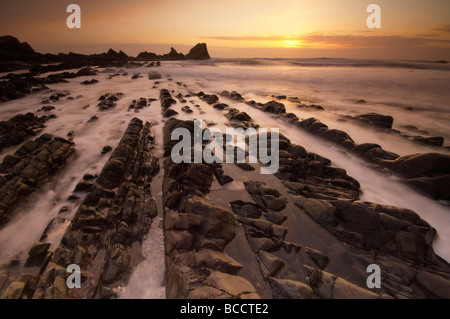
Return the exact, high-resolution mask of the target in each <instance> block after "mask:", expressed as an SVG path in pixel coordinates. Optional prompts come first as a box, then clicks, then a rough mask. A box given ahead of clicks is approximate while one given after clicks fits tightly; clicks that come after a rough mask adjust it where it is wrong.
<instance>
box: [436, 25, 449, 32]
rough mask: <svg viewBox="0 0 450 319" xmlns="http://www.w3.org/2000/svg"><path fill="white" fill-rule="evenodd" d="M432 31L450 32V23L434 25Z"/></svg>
mask: <svg viewBox="0 0 450 319" xmlns="http://www.w3.org/2000/svg"><path fill="white" fill-rule="evenodd" d="M432 30H433V31H439V32H450V24H446V25H441V26H439V27H436V28H434V29H432Z"/></svg>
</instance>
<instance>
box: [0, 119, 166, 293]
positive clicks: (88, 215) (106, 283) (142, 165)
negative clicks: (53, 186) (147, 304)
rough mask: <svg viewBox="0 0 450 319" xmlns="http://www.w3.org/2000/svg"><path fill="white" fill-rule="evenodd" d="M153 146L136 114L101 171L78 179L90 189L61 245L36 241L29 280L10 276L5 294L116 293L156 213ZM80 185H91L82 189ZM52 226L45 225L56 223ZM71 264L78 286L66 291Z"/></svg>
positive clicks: (156, 165)
mask: <svg viewBox="0 0 450 319" xmlns="http://www.w3.org/2000/svg"><path fill="white" fill-rule="evenodd" d="M153 147H154V136H153V134H152V133H151V131H150V124H149V123H148V122H147V123H143V122H142V121H141V120H139V119H136V118H135V119H133V120H131V121H130V124H129V125H128V128H127V130H126V132H125V133H124V135H123V137H122V139H121V141H120V143H119V145H118V146H117V147H116V149H115V150H114V152H113V153H112V154H111V157H110V158H109V160H108V161H107V162H106V164H105V166H104V167H103V169H102V171H101V173H100V175H99V176H98V177H96V176H92V175H85V176H84V177H83V179H82V181H80V183H78V185H77V188H79V189H76V191H87V196H86V197H85V199H84V201H83V202H82V203H81V205H80V206H79V208H78V210H77V211H76V213H75V216H74V217H73V219H72V221H71V222H70V223H69V225H68V227H67V230H66V231H65V234H64V236H63V238H62V240H61V243H60V244H59V245H58V246H57V247H56V248H55V249H54V250H52V251H50V250H49V244H46V243H40V242H37V243H36V244H35V245H34V246H33V247H32V248H31V250H30V252H29V258H28V260H27V263H26V265H25V268H24V269H25V272H27V273H29V274H30V275H28V277H29V278H31V279H29V280H27V281H24V283H23V285H20V287H19V285H18V284H17V282H21V281H20V278H21V277H19V279H17V278H15V276H13V275H12V274H11V275H10V276H9V278H8V280H7V282H6V285H5V287H6V289H3V294H4V296H6V297H12V298H24V297H27V298H35V299H41V298H46V299H48V298H112V297H114V296H115V293H114V292H113V288H114V287H116V286H117V285H123V284H125V283H126V282H127V280H128V278H129V276H130V273H131V271H132V269H133V268H134V267H135V266H136V264H137V263H138V262H139V260H140V258H139V253H138V252H139V245H140V243H141V242H142V240H143V236H145V234H146V233H147V232H148V230H149V228H150V225H151V223H152V219H153V218H154V217H155V216H156V215H157V209H156V204H155V200H154V197H153V195H152V190H151V185H150V183H151V179H152V176H153V175H154V174H156V173H157V172H158V171H159V163H158V159H157V158H156V157H155V156H154V155H153ZM64 153H65V154H67V153H68V152H64ZM80 185H89V187H87V188H84V189H80V188H82V187H81V186H80ZM61 220H62V221H61V222H63V221H64V219H61ZM53 224H55V222H53ZM53 224H52V223H51V224H49V226H48V227H47V229H51V228H52V227H55V226H52V225H53ZM47 231H48V230H46V231H44V235H45V233H46V232H47ZM44 235H43V237H42V238H45V237H44ZM70 264H77V265H79V266H80V268H81V276H82V282H81V284H82V287H81V288H80V289H68V287H67V285H66V278H67V276H68V274H67V272H66V268H67V266H68V265H70ZM36 267H37V268H36ZM22 277H23V276H22ZM18 289H22V290H21V291H22V292H20V291H18ZM24 291H26V292H27V295H26V296H25V295H24Z"/></svg>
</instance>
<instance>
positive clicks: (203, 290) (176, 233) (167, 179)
mask: <svg viewBox="0 0 450 319" xmlns="http://www.w3.org/2000/svg"><path fill="white" fill-rule="evenodd" d="M176 128H187V129H188V130H189V129H190V132H191V133H193V122H192V121H181V120H176V119H170V120H169V121H168V122H166V124H165V126H164V129H163V131H164V147H165V155H166V156H167V155H169V154H170V152H171V149H172V147H173V145H174V144H173V141H171V139H170V134H171V132H172V131H173V130H174V129H176ZM215 169H216V171H215ZM217 170H220V167H218V166H217V165H216V166H215V167H212V166H211V165H208V164H205V163H191V164H187V163H181V164H175V163H174V162H173V161H172V159H171V157H167V158H166V159H165V161H164V182H163V201H164V233H165V238H166V245H165V250H166V267H167V268H166V277H167V278H166V294H167V297H168V298H219V297H220V298H258V297H259V296H258V294H257V293H256V292H255V288H254V287H253V285H252V284H251V283H250V282H249V281H248V280H246V279H245V278H243V277H242V276H239V275H238V274H237V272H238V271H239V269H240V268H242V266H241V265H240V264H239V263H237V262H236V261H234V260H233V259H232V258H230V257H229V256H227V255H226V254H224V253H223V250H224V248H225V247H226V245H227V244H228V243H229V242H230V241H231V240H232V239H233V237H234V235H235V230H234V223H235V218H234V215H233V213H231V212H230V211H229V210H227V209H225V208H223V207H220V206H218V205H216V204H214V203H212V201H211V200H210V199H209V198H208V196H207V193H208V192H209V189H210V187H211V183H212V181H213V178H214V174H215V173H216V174H217V175H218V176H222V174H220V173H221V172H220V171H219V172H217ZM217 175H216V176H217Z"/></svg>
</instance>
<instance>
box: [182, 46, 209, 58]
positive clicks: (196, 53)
mask: <svg viewBox="0 0 450 319" xmlns="http://www.w3.org/2000/svg"><path fill="white" fill-rule="evenodd" d="M186 59H187V60H209V59H211V57H210V56H209V53H208V49H207V47H206V43H198V44H197V45H196V46H195V47H193V48H192V49H191V50H190V51H189V53H188V54H186Z"/></svg>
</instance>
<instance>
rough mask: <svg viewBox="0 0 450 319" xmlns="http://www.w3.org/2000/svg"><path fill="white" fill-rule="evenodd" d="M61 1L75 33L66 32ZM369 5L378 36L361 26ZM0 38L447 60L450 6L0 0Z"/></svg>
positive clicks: (58, 44)
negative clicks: (76, 14)
mask: <svg viewBox="0 0 450 319" xmlns="http://www.w3.org/2000/svg"><path fill="white" fill-rule="evenodd" d="M70 3H76V4H78V5H80V7H81V26H82V28H81V29H68V28H67V26H66V18H67V16H68V13H66V7H67V5H68V4H70ZM370 3H377V4H378V5H380V7H381V10H382V13H381V21H382V22H381V23H382V25H381V26H382V28H381V29H372V30H371V29H368V28H367V26H366V19H367V17H368V15H369V14H368V13H366V7H367V5H368V4H370ZM0 33H1V34H2V35H4V34H11V35H13V36H16V37H17V38H19V40H20V41H26V42H28V43H29V44H30V45H32V47H33V48H35V49H36V50H37V51H40V52H52V53H57V52H61V51H62V52H68V51H75V52H80V53H93V52H100V51H105V50H106V49H108V48H109V47H113V48H115V49H123V50H124V51H125V52H126V53H128V54H131V55H136V54H137V53H138V52H139V51H142V50H147V51H155V52H156V53H166V52H168V50H169V48H170V46H174V47H175V48H176V49H178V50H179V51H181V52H184V53H186V52H187V50H188V48H189V47H192V46H193V45H195V44H196V43H198V42H206V43H207V44H208V48H209V51H210V54H211V55H212V56H213V57H289V58H294V57H316V56H329V57H353V58H365V57H366V58H404V59H450V1H448V0H428V1H424V0H395V1H392V0H369V1H364V0H339V1H335V0H277V1H268V0H257V1H255V0H245V1H243V0H239V1H238V0H226V1H225V0H214V1H213V0H164V1H161V0H157V1H153V0H129V1H122V0H108V1H91V0H71V1H59V0H58V1H53V0H40V1H35V0H17V1H3V0H2V1H1V3H0ZM156 44H159V45H156Z"/></svg>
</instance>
